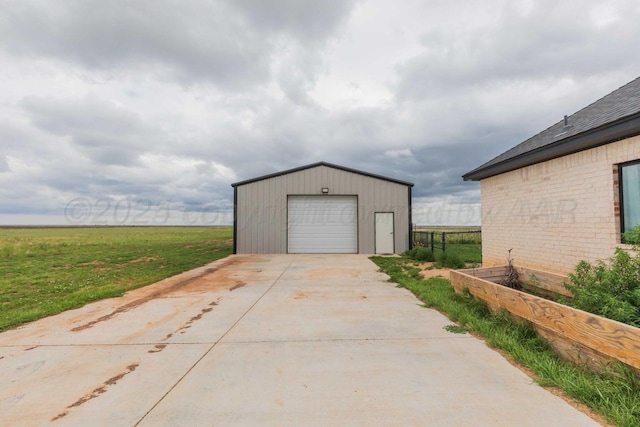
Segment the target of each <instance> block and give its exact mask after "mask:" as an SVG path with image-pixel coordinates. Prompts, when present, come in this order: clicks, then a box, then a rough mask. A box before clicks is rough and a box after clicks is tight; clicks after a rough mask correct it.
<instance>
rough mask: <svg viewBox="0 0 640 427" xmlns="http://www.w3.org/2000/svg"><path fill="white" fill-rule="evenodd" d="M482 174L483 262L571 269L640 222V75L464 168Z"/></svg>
mask: <svg viewBox="0 0 640 427" xmlns="http://www.w3.org/2000/svg"><path fill="white" fill-rule="evenodd" d="M463 179H464V180H465V181H480V190H481V198H482V259H483V265H484V266H487V267H488V266H495V265H504V264H505V263H506V258H507V251H508V250H509V249H513V250H512V252H511V256H512V258H513V259H514V260H515V263H516V264H518V265H521V266H525V267H530V268H537V269H543V270H548V271H554V272H557V273H567V272H570V271H572V270H573V269H574V268H575V266H576V264H577V263H578V262H579V261H580V260H583V259H584V260H587V261H590V262H593V261H595V260H600V259H606V258H608V257H610V256H611V255H612V254H613V251H614V248H615V247H617V246H624V243H623V241H622V239H621V232H622V231H628V230H630V229H632V228H633V227H634V226H636V225H639V224H640V78H637V79H636V80H634V81H632V82H630V83H628V84H626V85H625V86H622V87H621V88H619V89H617V90H615V91H614V92H612V93H610V94H609V95H606V96H605V97H603V98H602V99H600V100H598V101H596V102H594V103H593V104H591V105H589V106H587V107H585V108H583V109H582V110H580V111H578V112H577V113H575V114H572V115H571V116H568V117H567V116H565V118H564V120H560V121H559V122H558V123H556V124H554V125H553V126H551V127H550V128H548V129H546V130H544V131H542V132H541V133H539V134H537V135H535V136H533V137H531V138H529V139H527V140H526V141H524V142H522V143H520V144H519V145H517V146H515V147H514V148H512V149H510V150H508V151H506V152H504V153H502V154H500V155H499V156H498V157H496V158H494V159H493V160H490V161H489V162H487V163H485V164H483V165H482V166H480V167H478V168H476V169H474V170H472V171H470V172H468V173H466V174H465V175H463Z"/></svg>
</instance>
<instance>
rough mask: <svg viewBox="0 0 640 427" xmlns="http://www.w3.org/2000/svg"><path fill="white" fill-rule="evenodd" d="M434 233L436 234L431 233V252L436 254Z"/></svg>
mask: <svg viewBox="0 0 640 427" xmlns="http://www.w3.org/2000/svg"><path fill="white" fill-rule="evenodd" d="M434 233H435V231H432V232H431V252H434V253H435V250H436V248H435V247H434V245H433V241H434V240H435V239H434V238H433V237H434Z"/></svg>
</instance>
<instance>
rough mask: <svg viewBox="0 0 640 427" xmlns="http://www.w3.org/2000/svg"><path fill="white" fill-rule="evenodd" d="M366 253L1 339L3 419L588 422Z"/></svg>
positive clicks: (158, 290)
mask: <svg viewBox="0 0 640 427" xmlns="http://www.w3.org/2000/svg"><path fill="white" fill-rule="evenodd" d="M450 323H451V322H449V321H448V320H447V319H446V318H445V317H444V316H442V315H441V314H439V313H437V312H436V311H433V310H428V309H425V308H423V307H421V306H420V302H419V301H418V300H417V299H416V298H415V297H414V296H413V295H412V294H411V293H409V292H408V291H406V290H404V289H399V288H396V287H395V285H394V284H392V283H389V282H387V276H386V275H384V274H382V273H380V272H378V271H377V267H376V266H375V265H374V264H373V263H372V262H371V261H369V260H368V259H367V257H366V256H363V255H259V256H258V255H252V256H247V255H234V256H231V257H228V258H225V259H223V260H220V261H216V262H214V263H212V264H209V265H208V266H205V267H202V268H199V269H196V270H192V271H190V272H187V273H184V274H181V275H179V276H175V277H172V278H170V279H166V280H164V281H161V282H158V283H157V284H154V285H151V286H148V287H146V288H141V289H137V290H135V291H132V292H129V293H128V294H127V295H125V296H124V297H122V298H114V299H109V300H103V301H99V302H96V303H92V304H89V305H87V306H85V307H83V308H81V309H78V310H73V311H68V312H65V313H62V314H60V315H57V316H53V317H50V318H47V319H42V320H40V321H37V322H34V323H31V324H28V325H25V326H23V327H20V328H18V329H16V330H12V331H8V332H5V333H2V334H0V425H43V424H48V423H51V424H52V425H59V426H65V425H74V426H77V425H94V426H95V425H105V426H113V425H118V426H134V425H140V426H158V425H167V426H176V425H185V426H187V425H188V426H205V425H207V426H209V425H216V426H225V425H228V426H255V425H261V426H272V425H273V426H282V425H317V426H326V425H344V426H357V425H366V426H388V425H402V426H425V425H438V426H448V425H450V426H460V425H474V426H513V425H518V426H540V425H548V426H552V425H557V426H565V427H566V426H590V425H598V424H597V423H595V422H594V421H592V420H591V419H590V418H588V417H587V416H586V415H584V414H582V413H580V412H578V411H577V410H576V409H574V408H573V407H571V406H570V405H568V404H567V403H565V402H564V401H563V400H561V399H560V398H558V397H556V396H554V395H552V394H551V393H549V392H547V391H545V390H544V389H542V388H540V387H538V386H537V385H535V384H532V381H531V380H530V379H529V378H528V377H527V376H526V375H525V374H524V373H522V372H521V371H520V370H518V369H517V368H515V367H513V366H511V365H510V364H509V363H508V362H507V361H505V360H504V359H503V358H502V357H501V356H500V355H499V354H498V353H496V352H494V351H492V350H490V349H489V348H487V347H486V346H485V344H484V343H483V342H482V341H480V340H478V339H476V338H473V337H471V336H469V335H460V334H452V333H450V332H447V331H446V330H444V329H443V327H444V326H446V325H448V324H450Z"/></svg>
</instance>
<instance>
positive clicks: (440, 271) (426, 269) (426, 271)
mask: <svg viewBox="0 0 640 427" xmlns="http://www.w3.org/2000/svg"><path fill="white" fill-rule="evenodd" d="M435 264H436V263H435V262H425V263H422V264H420V265H418V266H417V267H418V268H419V269H420V274H421V275H422V277H424V278H425V279H431V278H433V277H444V278H445V279H448V278H449V269H448V268H434V266H435Z"/></svg>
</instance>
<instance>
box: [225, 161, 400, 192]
mask: <svg viewBox="0 0 640 427" xmlns="http://www.w3.org/2000/svg"><path fill="white" fill-rule="evenodd" d="M318 166H326V167H329V168H333V169H339V170H343V171H346V172H351V173H357V174H359V175H364V176H368V177H371V178H377V179H382V180H384V181H390V182H394V183H396V184H402V185H407V186H409V187H413V183H412V182H407V181H400V180H399V179H393V178H388V177H386V176H382V175H375V174H372V173H369V172H363V171H359V170H356V169H351V168H347V167H344V166H339V165H334V164H332V163H327V162H317V163H311V164H310V165H306V166H300V167H297V168H293V169H287V170H285V171H282V172H276V173H272V174H268V175H263V176H259V177H257V178H251V179H247V180H244V181H240V182H236V183H235V184H231V186H232V187H238V186H240V185H245V184H250V183H252V182H256V181H262V180H264V179H269V178H275V177H277V176H281V175H286V174H289V173H293V172H299V171H302V170H305V169H311V168H315V167H318Z"/></svg>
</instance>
